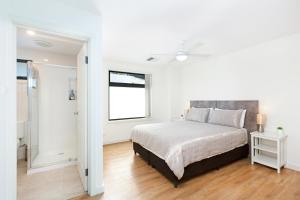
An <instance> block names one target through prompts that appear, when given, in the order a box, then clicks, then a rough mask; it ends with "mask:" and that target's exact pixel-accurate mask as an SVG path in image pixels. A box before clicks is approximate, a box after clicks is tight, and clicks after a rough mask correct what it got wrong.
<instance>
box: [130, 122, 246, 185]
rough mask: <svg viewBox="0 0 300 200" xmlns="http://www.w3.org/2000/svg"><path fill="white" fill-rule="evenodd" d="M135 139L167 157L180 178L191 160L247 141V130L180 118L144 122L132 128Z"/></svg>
mask: <svg viewBox="0 0 300 200" xmlns="http://www.w3.org/2000/svg"><path fill="white" fill-rule="evenodd" d="M132 141H133V142H136V143H138V144H140V145H141V146H142V147H144V148H145V149H147V150H149V151H151V152H152V153H153V154H155V155H156V156H158V157H160V158H161V159H163V160H165V162H166V163H167V164H168V166H169V168H170V169H171V170H172V171H173V172H174V174H175V175H176V176H177V178H178V179H180V178H181V177H182V176H183V174H184V167H186V166H188V165H189V164H191V163H194V162H197V161H201V160H203V159H206V158H209V157H212V156H215V155H218V154H222V153H225V152H227V151H230V150H233V149H235V148H237V147H240V146H243V145H245V144H247V141H248V140H247V130H246V129H238V128H234V127H228V126H221V125H214V124H209V123H200V122H193V121H177V122H166V123H154V124H143V125H138V126H135V127H134V128H133V130H132Z"/></svg>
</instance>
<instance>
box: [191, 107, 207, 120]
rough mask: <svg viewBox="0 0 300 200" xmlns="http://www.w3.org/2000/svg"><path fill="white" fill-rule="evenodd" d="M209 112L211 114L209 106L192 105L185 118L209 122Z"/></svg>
mask: <svg viewBox="0 0 300 200" xmlns="http://www.w3.org/2000/svg"><path fill="white" fill-rule="evenodd" d="M208 114H209V108H194V107H192V108H191V109H190V110H189V111H188V113H187V115H186V117H185V119H186V120H189V121H197V122H202V123H205V122H207V119H208Z"/></svg>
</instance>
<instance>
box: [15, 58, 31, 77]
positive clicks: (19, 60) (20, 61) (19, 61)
mask: <svg viewBox="0 0 300 200" xmlns="http://www.w3.org/2000/svg"><path fill="white" fill-rule="evenodd" d="M28 62H32V60H25V59H17V63H28ZM27 70H28V68H27ZM17 80H27V76H17Z"/></svg>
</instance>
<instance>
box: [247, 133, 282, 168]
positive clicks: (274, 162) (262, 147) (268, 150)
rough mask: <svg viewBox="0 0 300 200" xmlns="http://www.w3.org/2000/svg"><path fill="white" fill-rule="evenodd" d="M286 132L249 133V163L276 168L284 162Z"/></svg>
mask: <svg viewBox="0 0 300 200" xmlns="http://www.w3.org/2000/svg"><path fill="white" fill-rule="evenodd" d="M286 139H287V135H286V134H277V133H272V132H264V133H259V132H252V133H251V164H252V165H253V164H254V163H260V164H263V165H266V166H269V167H272V168H275V169H277V173H280V169H281V167H283V166H284V165H285V164H286Z"/></svg>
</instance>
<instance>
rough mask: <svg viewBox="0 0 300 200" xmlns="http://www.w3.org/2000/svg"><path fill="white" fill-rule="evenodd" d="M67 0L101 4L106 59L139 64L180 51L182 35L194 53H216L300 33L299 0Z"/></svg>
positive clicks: (77, 3)
mask: <svg viewBox="0 0 300 200" xmlns="http://www.w3.org/2000/svg"><path fill="white" fill-rule="evenodd" d="M63 1H64V2H65V3H70V4H72V5H73V6H77V7H79V8H80V7H81V8H85V9H88V10H90V11H93V12H96V9H98V11H99V12H101V14H102V16H103V43H104V58H107V59H114V60H120V61H129V62H135V63H145V59H146V58H148V57H149V56H151V54H156V53H175V52H176V50H177V49H178V48H179V45H180V42H181V41H182V40H186V41H187V45H186V46H187V48H188V49H189V50H192V52H193V53H205V54H211V55H213V56H216V55H220V54H224V53H228V52H231V51H236V50H239V49H242V48H246V47H248V46H251V45H255V44H258V43H262V42H264V41H269V40H272V39H275V38H277V37H281V36H283V35H287V34H292V33H296V32H300V12H299V10H300V5H299V1H298V0H126V1H125V0H63ZM200 44H201V45H200ZM169 61H170V58H167V59H163V58H160V62H158V63H159V64H161V63H166V62H169Z"/></svg>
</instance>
